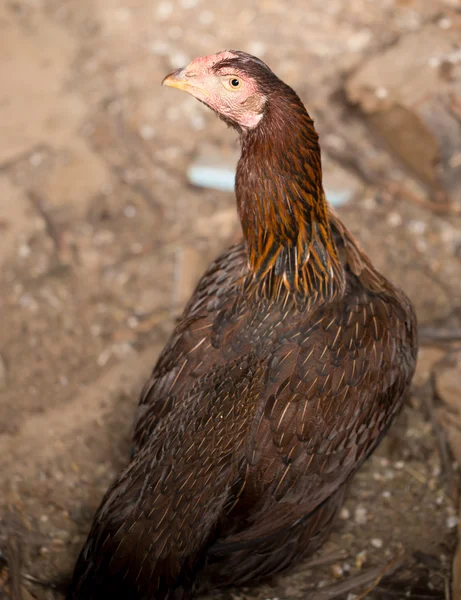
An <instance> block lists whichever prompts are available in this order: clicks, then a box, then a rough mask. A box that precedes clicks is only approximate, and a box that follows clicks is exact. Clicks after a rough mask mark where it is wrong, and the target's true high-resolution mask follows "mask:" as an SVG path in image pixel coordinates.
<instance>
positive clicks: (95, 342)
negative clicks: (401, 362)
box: [0, 0, 461, 600]
mask: <svg viewBox="0 0 461 600" xmlns="http://www.w3.org/2000/svg"><path fill="white" fill-rule="evenodd" d="M225 48H232V49H240V50H245V51H247V52H249V53H252V54H255V55H257V56H259V57H260V58H262V59H263V60H265V61H266V62H267V63H268V64H269V65H270V67H271V68H272V69H273V70H274V71H275V73H276V74H277V75H278V76H279V77H280V78H282V79H283V80H284V81H286V82H287V83H288V84H290V85H291V86H292V87H294V88H295V89H296V90H297V92H298V93H299V94H300V96H301V97H302V99H303V100H304V101H305V103H306V106H307V108H308V110H309V112H310V114H311V116H312V117H313V118H314V120H315V123H316V126H317V128H318V131H319V133H320V136H321V138H320V140H321V145H322V150H323V164H324V173H325V186H326V190H327V196H328V198H329V199H330V201H331V202H332V203H333V204H335V205H336V206H337V207H338V208H337V210H338V211H339V212H340V214H341V217H342V218H343V219H344V221H345V222H346V224H347V225H348V226H349V227H350V229H351V230H352V232H353V233H354V235H356V237H357V238H358V239H359V241H360V242H361V245H362V246H363V248H364V249H365V250H366V251H367V253H368V254H369V255H370V256H371V257H372V259H373V261H374V262H375V263H376V265H377V266H378V267H379V268H380V269H381V270H382V271H383V273H384V274H386V275H387V276H388V277H389V278H390V279H391V280H392V281H393V282H394V283H396V284H398V285H400V286H401V287H402V288H404V290H405V291H406V292H407V294H408V295H409V296H410V297H411V299H412V301H413V302H414V304H415V306H416V309H417V312H418V317H419V322H420V327H421V351H420V358H419V365H418V371H417V374H416V377H415V380H414V385H413V389H412V394H411V398H409V400H408V403H407V405H406V408H405V410H404V413H403V414H402V416H401V418H400V419H399V421H398V423H396V425H395V426H394V427H393V429H392V431H391V432H390V434H389V436H388V437H387V438H386V440H385V441H384V443H383V444H382V446H381V447H380V450H379V452H378V453H376V454H375V455H374V456H373V457H372V459H371V460H370V461H368V463H367V464H366V466H365V468H364V469H362V471H361V472H360V473H359V475H358V476H357V477H356V478H355V480H354V482H353V484H352V487H351V491H350V495H349V500H348V502H347V504H346V507H345V508H344V509H343V510H342V512H341V518H340V519H339V521H338V524H337V526H336V529H335V532H334V534H333V536H332V537H331V539H330V541H329V542H328V544H327V545H326V546H325V548H324V549H323V550H322V552H321V553H320V555H319V556H318V557H317V558H316V559H315V560H316V561H317V562H314V563H310V564H306V565H302V566H300V568H299V569H297V570H296V571H295V572H293V573H290V574H288V575H286V576H284V577H279V578H278V579H276V580H274V581H271V582H268V583H267V584H265V585H263V586H260V587H258V588H254V589H251V590H236V591H232V592H226V593H223V594H216V595H215V597H216V598H218V597H219V598H250V597H251V598H256V599H259V600H263V599H265V598H267V599H268V598H274V599H275V598H281V599H287V598H312V599H314V600H322V599H326V598H344V599H348V600H352V599H353V598H404V597H410V598H440V599H449V598H452V599H459V598H461V584H460V581H459V579H460V578H461V558H460V557H458V556H457V554H456V544H457V531H458V506H457V497H458V495H457V487H458V486H457V484H458V467H457V464H456V460H455V459H456V458H457V457H458V458H460V459H461V433H460V429H459V427H461V371H460V364H461V301H460V298H461V228H460V224H461V218H460V215H461V2H460V1H459V0H380V1H378V0H375V1H373V0H328V1H325V0H291V1H290V2H286V1H284V0H260V1H259V2H257V1H256V0H232V1H227V0H221V1H220V2H219V3H218V2H213V1H212V0H164V1H160V2H158V1H146V0H22V1H21V0H18V1H14V0H2V1H1V2H0V131H1V135H0V290H1V292H0V311H1V326H0V517H1V520H0V597H1V598H3V597H13V598H19V597H21V596H20V595H18V594H21V593H22V598H23V599H24V600H28V599H29V598H30V597H37V598H47V599H48V598H50V599H51V598H61V597H62V596H61V595H60V592H59V590H56V589H51V588H47V587H41V586H40V585H38V584H37V580H43V581H49V580H53V581H63V580H65V578H66V577H68V576H69V574H70V572H71V569H72V566H73V562H74V561H75V557H76V554H77V552H78V551H79V549H80V547H81V545H82V543H83V540H84V538H85V536H86V534H87V531H88V528H89V526H90V523H91V519H92V515H93V513H94V511H95V509H96V507H97V505H98V504H99V501H100V499H101V496H102V494H103V493H104V491H105V490H106V488H107V486H108V485H109V484H110V482H111V480H112V479H113V477H114V476H115V474H116V473H117V472H118V470H119V469H120V467H121V466H122V465H124V464H125V463H126V460H127V456H128V448H129V435H130V427H131V422H132V416H133V413H134V407H135V405H136V403H137V394H138V392H139V389H140V386H141V384H142V383H143V381H144V379H145V378H146V376H147V374H148V373H149V371H150V369H151V368H152V366H153V364H154V362H155V359H156V356H157V354H158V352H159V351H160V349H161V348H162V346H163V344H164V343H165V341H166V339H167V337H168V335H169V333H170V332H171V330H172V327H173V326H174V322H175V319H176V318H177V316H178V315H179V314H180V312H181V309H182V307H183V305H184V303H185V301H186V300H187V298H188V297H189V295H190V294H191V292H192V290H193V287H194V285H195V282H196V280H197V278H198V277H199V276H200V274H201V272H202V271H203V269H204V268H205V267H206V265H207V264H208V262H209V261H210V260H211V259H212V258H213V257H214V256H215V255H216V254H217V253H218V252H219V251H220V250H221V249H223V248H224V247H225V246H226V245H228V244H230V243H231V242H232V241H233V240H236V239H237V238H238V236H239V225H238V223H237V217H236V211H235V200H234V196H233V193H232V192H231V191H229V189H231V188H232V181H233V170H234V167H235V161H236V159H237V157H238V145H237V140H236V135H235V133H234V132H232V131H230V130H228V129H226V128H225V126H224V125H223V123H222V122H220V121H219V120H218V119H216V117H215V116H214V115H213V114H212V113H211V111H209V110H207V109H206V108H205V107H204V106H202V105H201V104H199V103H198V102H197V101H196V100H194V99H193V98H191V97H189V96H187V95H186V94H180V93H178V92H175V91H173V90H171V89H165V88H162V87H160V82H161V80H162V78H163V77H164V76H165V75H166V74H167V73H168V72H169V71H171V70H173V69H176V68H178V67H181V66H184V65H186V64H187V63H188V62H189V61H190V60H192V59H193V58H195V57H197V56H200V55H206V54H211V53H215V52H217V51H219V50H222V49H225ZM453 565H455V566H454V567H453ZM2 594H3V595H2Z"/></svg>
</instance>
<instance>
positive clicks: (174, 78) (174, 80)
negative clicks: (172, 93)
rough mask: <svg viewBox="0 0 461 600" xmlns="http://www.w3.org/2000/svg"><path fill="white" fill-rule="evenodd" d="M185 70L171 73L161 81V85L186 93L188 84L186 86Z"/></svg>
mask: <svg viewBox="0 0 461 600" xmlns="http://www.w3.org/2000/svg"><path fill="white" fill-rule="evenodd" d="M185 70H186V69H177V70H176V71H173V73H170V74H169V75H167V76H166V77H165V79H164V80H163V81H162V85H167V86H168V87H174V88H178V89H180V90H185V91H188V87H190V84H188V81H187V77H186V75H185Z"/></svg>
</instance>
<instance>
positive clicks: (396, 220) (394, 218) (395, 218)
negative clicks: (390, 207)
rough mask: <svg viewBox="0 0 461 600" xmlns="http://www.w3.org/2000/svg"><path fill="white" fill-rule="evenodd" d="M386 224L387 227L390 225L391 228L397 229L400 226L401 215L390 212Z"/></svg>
mask: <svg viewBox="0 0 461 600" xmlns="http://www.w3.org/2000/svg"><path fill="white" fill-rule="evenodd" d="M387 222H388V223H389V225H391V227H398V226H399V225H401V224H402V215H400V214H399V213H398V212H391V213H389V214H388V216H387Z"/></svg>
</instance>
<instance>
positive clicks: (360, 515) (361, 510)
mask: <svg viewBox="0 0 461 600" xmlns="http://www.w3.org/2000/svg"><path fill="white" fill-rule="evenodd" d="M354 520H355V522H356V523H357V524H358V525H365V523H366V522H367V521H368V518H367V509H366V508H365V507H364V506H357V508H356V509H355V514H354Z"/></svg>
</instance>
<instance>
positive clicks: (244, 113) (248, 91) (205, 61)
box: [164, 50, 266, 129]
mask: <svg viewBox="0 0 461 600" xmlns="http://www.w3.org/2000/svg"><path fill="white" fill-rule="evenodd" d="M235 57H236V55H235V54H233V53H232V52H229V51H228V50H226V51H224V52H220V53H219V54H211V55H210V56H201V57H199V58H196V59H195V60H193V61H192V62H191V63H190V64H189V65H188V66H187V67H185V68H184V69H179V70H178V71H175V72H174V73H172V74H171V75H169V76H168V77H166V78H165V79H164V83H166V84H167V85H171V86H172V87H178V88H180V89H182V90H184V91H186V92H188V93H189V94H191V95H192V96H194V97H195V98H197V99H198V100H200V101H202V102H203V103H204V104H206V105H208V106H209V107H210V108H212V109H213V110H214V111H216V112H217V113H218V114H219V115H222V116H223V117H224V118H226V119H228V120H231V121H235V123H237V124H238V125H239V126H240V127H242V128H244V129H252V128H253V127H256V125H257V124H258V123H259V121H260V120H261V118H262V116H263V107H264V104H265V102H266V97H265V96H264V95H262V94H261V93H260V92H259V91H258V87H257V85H256V82H255V81H254V79H252V78H251V77H250V76H249V75H248V74H245V73H243V72H242V71H240V70H239V69H234V68H230V67H224V68H223V69H221V70H218V71H215V70H213V66H214V65H215V64H216V63H218V62H220V61H221V60H223V59H227V58H235ZM172 80H173V82H171V81H172ZM236 80H237V81H238V82H239V83H238V86H235V81H236ZM232 82H233V83H234V85H233V84H232Z"/></svg>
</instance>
